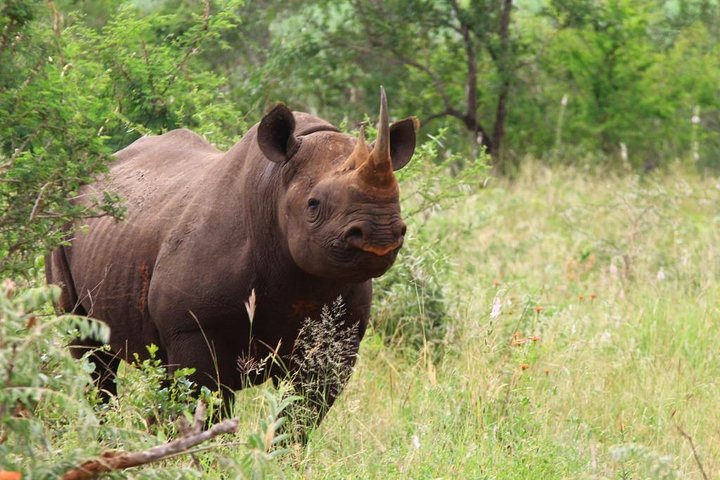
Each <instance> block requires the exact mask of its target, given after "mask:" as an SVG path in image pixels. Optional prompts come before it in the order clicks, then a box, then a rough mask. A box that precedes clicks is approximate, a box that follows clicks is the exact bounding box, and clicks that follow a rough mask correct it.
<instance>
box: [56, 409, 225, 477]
mask: <svg viewBox="0 0 720 480" xmlns="http://www.w3.org/2000/svg"><path fill="white" fill-rule="evenodd" d="M204 411H205V404H204V403H202V402H199V403H198V407H197V410H196V411H195V419H194V420H195V424H194V425H193V428H192V429H191V430H190V431H188V433H186V434H185V435H183V436H182V437H180V438H178V439H177V440H173V441H172V442H168V443H166V444H164V445H158V446H155V447H152V448H149V449H147V450H142V451H139V452H117V451H110V452H105V453H103V454H102V455H101V456H100V458H94V459H92V460H87V461H85V462H83V463H82V464H80V465H79V466H77V467H74V468H73V469H71V470H69V471H67V472H66V473H65V474H64V475H63V476H62V477H61V478H62V480H83V479H90V478H95V477H97V476H98V475H99V474H101V473H104V472H110V471H112V470H123V469H126V468H132V467H137V466H140V465H146V464H148V463H152V462H157V461H159V460H162V459H164V458H167V457H171V456H174V455H178V454H182V453H187V451H188V450H189V449H191V448H192V447H194V446H195V445H198V444H200V443H203V442H206V441H208V440H210V439H212V438H214V437H217V436H218V435H223V434H226V433H234V432H235V431H236V430H237V427H238V419H236V418H232V419H228V420H223V421H222V422H220V423H217V424H215V425H213V426H212V427H211V428H210V429H208V430H205V431H204V432H202V431H200V426H201V424H202V420H200V419H201V417H202V416H203V415H204Z"/></svg>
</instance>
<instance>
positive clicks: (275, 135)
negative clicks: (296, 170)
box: [257, 103, 300, 163]
mask: <svg viewBox="0 0 720 480" xmlns="http://www.w3.org/2000/svg"><path fill="white" fill-rule="evenodd" d="M257 142H258V146H259V147H260V150H261V151H262V153H263V154H264V155H265V157H267V159H268V160H270V161H271V162H275V163H284V162H286V161H288V160H289V159H290V158H291V157H292V156H293V155H294V154H295V152H297V150H298V148H300V141H299V140H298V139H297V137H295V117H294V116H293V114H292V112H291V111H290V109H289V108H287V107H286V106H285V105H283V104H282V103H278V104H277V105H275V107H274V108H273V109H272V110H270V112H268V113H267V115H265V116H264V117H263V119H262V120H261V121H260V125H259V126H258V131H257Z"/></svg>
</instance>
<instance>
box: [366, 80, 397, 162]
mask: <svg viewBox="0 0 720 480" xmlns="http://www.w3.org/2000/svg"><path fill="white" fill-rule="evenodd" d="M387 110H388V107H387V97H386V96H385V89H384V88H383V87H380V122H379V123H378V136H377V140H375V148H373V151H372V153H371V154H370V159H371V160H372V162H373V165H374V166H375V167H376V168H377V167H382V166H390V165H392V162H391V160H390V123H389V122H388V112H387ZM391 168H392V167H391Z"/></svg>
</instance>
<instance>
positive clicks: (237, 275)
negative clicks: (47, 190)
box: [46, 89, 418, 417]
mask: <svg viewBox="0 0 720 480" xmlns="http://www.w3.org/2000/svg"><path fill="white" fill-rule="evenodd" d="M380 97H381V101H380V115H379V116H380V119H379V126H378V136H377V139H376V141H375V142H374V144H371V145H369V146H368V144H367V143H366V141H365V138H364V132H363V128H362V127H361V128H360V132H359V135H358V137H357V138H355V137H353V136H350V135H347V134H344V133H341V132H340V131H339V130H338V129H337V128H336V127H334V126H332V125H331V124H330V123H328V122H326V121H324V120H322V119H320V118H318V117H316V116H313V115H310V114H307V113H301V112H291V111H290V110H289V109H288V108H287V107H286V106H284V105H283V104H278V105H277V106H275V107H274V108H273V109H272V110H271V111H269V113H267V114H266V115H265V116H264V117H263V118H262V120H261V121H260V122H259V124H257V125H255V126H254V127H252V128H251V129H250V130H249V131H248V133H247V134H246V135H245V136H244V137H243V138H242V139H241V140H240V141H239V142H238V143H237V144H235V145H234V146H233V147H232V148H231V149H230V150H228V151H227V152H222V151H220V150H218V149H216V148H215V147H213V146H212V145H210V144H209V143H208V142H206V141H205V140H204V139H203V138H201V137H200V136H199V135H196V134H195V133H193V132H191V131H189V130H185V129H179V130H173V131H170V132H168V133H165V134H162V135H159V136H145V137H142V138H140V139H139V140H137V141H135V142H134V143H132V144H131V145H130V146H128V147H127V148H125V149H123V150H120V151H119V152H117V153H116V160H115V161H114V163H113V164H112V165H111V167H110V172H109V175H107V176H106V178H105V179H104V180H99V181H98V183H96V184H93V185H89V186H86V187H83V192H82V193H83V194H84V195H86V196H90V195H91V194H92V192H93V191H99V190H101V189H108V188H109V189H111V190H113V191H115V192H118V193H119V194H120V195H121V196H122V197H123V198H124V199H125V202H126V209H127V210H126V216H125V218H124V220H123V221H117V220H115V219H113V218H110V217H99V218H94V219H90V220H89V221H87V227H85V228H82V229H76V233H75V235H74V237H73V238H72V240H71V242H70V243H69V244H68V245H67V246H63V247H60V248H58V249H56V250H54V251H53V252H51V254H50V255H49V256H48V258H47V259H46V276H47V280H48V282H49V283H56V284H60V285H61V286H62V294H61V300H60V304H61V305H60V307H61V308H62V309H64V310H65V311H73V312H75V313H78V314H81V315H87V316H90V317H93V318H97V319H100V320H102V321H104V322H105V323H107V325H108V326H109V327H110V341H109V344H110V351H102V350H96V347H98V346H99V345H98V344H97V343H95V342H94V341H92V340H88V339H78V341H77V342H76V343H75V344H74V347H75V348H73V351H74V354H75V355H82V354H83V353H85V352H87V351H88V350H90V353H91V355H90V359H91V361H92V362H94V363H95V366H96V368H95V380H96V381H97V382H98V383H99V386H100V388H101V390H102V391H103V392H105V393H106V394H107V395H112V394H115V393H116V385H115V382H114V376H115V373H116V370H117V367H118V365H119V362H120V360H121V359H128V358H130V359H132V358H133V356H134V354H138V355H139V356H140V358H145V357H146V356H147V346H148V345H151V344H154V345H156V346H157V347H158V349H157V355H159V358H160V359H161V360H162V361H163V362H164V363H165V364H166V365H168V366H169V368H170V369H175V368H180V367H191V368H194V369H195V373H194V374H193V375H192V376H191V379H192V380H193V381H194V382H195V383H196V384H197V385H199V386H207V387H208V388H211V389H221V390H225V391H226V392H232V391H235V390H238V389H241V388H243V387H245V386H247V385H251V384H257V383H259V382H262V381H265V380H267V379H269V378H273V379H278V378H285V377H286V376H287V375H288V374H289V373H290V374H292V369H293V368H294V367H293V366H294V365H295V364H297V359H293V352H294V346H295V343H296V340H297V338H298V334H299V332H300V331H301V329H302V327H303V324H304V321H305V319H308V318H317V317H318V316H320V315H321V309H322V308H323V306H324V305H329V304H331V303H333V302H334V301H335V300H336V299H337V298H338V297H340V298H341V299H342V302H343V304H344V310H345V312H344V315H343V316H342V318H341V319H338V320H337V321H338V322H339V323H340V324H341V325H340V326H341V327H342V328H338V329H336V330H333V331H335V332H336V333H337V334H338V335H339V334H340V332H345V333H342V334H343V335H346V336H347V332H350V335H351V339H350V347H349V351H350V355H347V358H345V359H342V361H343V362H345V363H347V364H350V365H352V364H354V361H355V356H356V353H357V350H358V347H359V343H360V341H361V339H362V337H363V334H364V332H365V329H366V325H367V321H368V317H369V314H370V304H371V296H372V278H373V277H378V276H380V275H382V274H383V273H385V272H386V271H387V270H388V269H389V268H390V266H391V265H392V264H393V262H394V261H395V258H396V256H397V254H398V250H399V249H400V248H401V246H402V245H403V238H404V236H405V230H406V226H405V223H403V220H402V218H401V214H400V204H399V188H398V182H397V180H396V177H395V174H394V170H397V169H400V168H402V167H404V166H405V165H406V164H407V163H408V161H409V160H410V159H411V157H412V155H413V153H414V149H415V139H416V130H417V127H418V122H417V120H416V119H415V118H414V117H410V118H406V119H404V120H401V121H398V122H395V123H393V124H392V125H389V122H388V113H387V100H386V97H385V92H384V90H382V89H381V95H380ZM251 296H253V297H254V312H251V310H250V309H249V308H247V306H246V302H247V300H248V298H250V297H251ZM251 315H252V317H251ZM269 357H273V358H274V360H273V361H272V362H271V364H266V366H267V368H265V369H263V372H262V374H259V373H258V372H259V370H260V369H257V371H256V372H255V374H249V373H248V371H242V370H243V369H242V368H239V367H238V361H239V359H242V360H243V361H244V362H245V364H255V365H259V364H260V362H263V361H266V360H267V358H269ZM248 359H249V360H250V362H248ZM253 362H254V363H253ZM288 370H290V371H288ZM337 393H339V390H337V389H336V390H334V391H332V392H330V398H325V399H324V405H325V406H326V407H329V406H330V405H331V404H332V402H333V401H334V397H335V396H336V395H337ZM322 414H323V413H322V412H320V413H319V417H321V416H322Z"/></svg>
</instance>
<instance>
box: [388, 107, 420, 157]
mask: <svg viewBox="0 0 720 480" xmlns="http://www.w3.org/2000/svg"><path fill="white" fill-rule="evenodd" d="M419 127H420V122H419V121H418V119H417V118H415V117H408V118H406V119H405V120H400V121H398V122H395V123H393V124H392V125H390V158H391V159H392V165H393V170H400V169H401V168H403V167H404V166H405V165H407V163H408V162H409V161H410V159H411V158H412V156H413V153H414V152H415V131H416V130H417V129H418V128H419Z"/></svg>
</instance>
